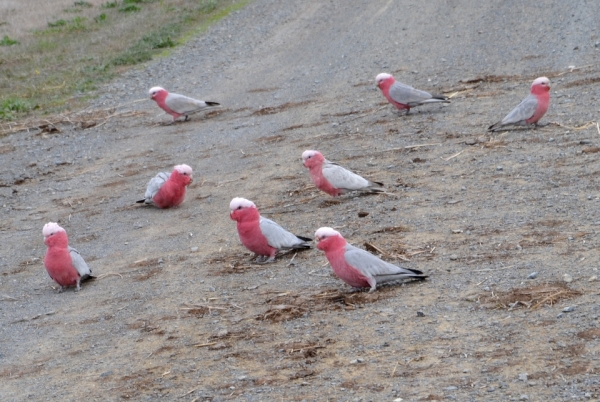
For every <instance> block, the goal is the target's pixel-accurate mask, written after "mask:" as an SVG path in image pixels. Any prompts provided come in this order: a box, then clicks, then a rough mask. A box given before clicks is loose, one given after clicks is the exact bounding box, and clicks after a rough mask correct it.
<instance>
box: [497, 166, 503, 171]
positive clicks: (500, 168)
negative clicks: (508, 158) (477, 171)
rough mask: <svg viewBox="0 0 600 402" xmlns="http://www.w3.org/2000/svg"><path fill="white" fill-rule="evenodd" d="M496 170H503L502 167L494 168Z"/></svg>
mask: <svg viewBox="0 0 600 402" xmlns="http://www.w3.org/2000/svg"><path fill="white" fill-rule="evenodd" d="M496 170H504V168H503V167H502V166H496Z"/></svg>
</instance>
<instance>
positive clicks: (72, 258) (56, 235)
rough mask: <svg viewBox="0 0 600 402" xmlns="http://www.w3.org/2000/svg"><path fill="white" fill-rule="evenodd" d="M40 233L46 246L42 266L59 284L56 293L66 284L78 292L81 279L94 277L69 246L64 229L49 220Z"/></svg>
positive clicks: (75, 251) (77, 253) (78, 255)
mask: <svg viewBox="0 0 600 402" xmlns="http://www.w3.org/2000/svg"><path fill="white" fill-rule="evenodd" d="M42 234H43V235H44V244H46V246H48V250H47V251H46V256H45V257H44V266H45V267H46V271H48V275H50V278H52V279H53V280H54V282H56V283H58V284H59V285H60V289H59V290H58V293H60V292H62V291H63V290H64V289H65V288H66V287H68V286H75V291H76V292H78V291H79V290H80V289H81V286H80V283H81V282H82V281H85V280H86V279H94V278H95V277H94V276H92V270H91V269H90V267H88V265H87V264H86V263H85V261H84V259H83V257H81V255H80V254H79V252H78V251H77V250H75V249H74V248H73V247H69V239H68V238H67V232H66V231H65V229H63V228H62V227H60V226H59V225H58V224H57V223H55V222H49V223H46V224H45V225H44V228H43V229H42Z"/></svg>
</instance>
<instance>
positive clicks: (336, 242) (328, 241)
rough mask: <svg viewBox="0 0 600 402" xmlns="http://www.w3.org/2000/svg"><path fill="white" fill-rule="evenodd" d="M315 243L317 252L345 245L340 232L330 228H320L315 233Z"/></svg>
mask: <svg viewBox="0 0 600 402" xmlns="http://www.w3.org/2000/svg"><path fill="white" fill-rule="evenodd" d="M315 242H316V243H317V248H318V249H319V250H323V251H328V250H330V249H332V248H335V247H340V246H343V245H345V244H346V240H345V239H344V238H343V237H342V235H341V234H340V232H338V231H337V230H334V229H333V228H330V227H322V228H319V229H317V231H316V232H315Z"/></svg>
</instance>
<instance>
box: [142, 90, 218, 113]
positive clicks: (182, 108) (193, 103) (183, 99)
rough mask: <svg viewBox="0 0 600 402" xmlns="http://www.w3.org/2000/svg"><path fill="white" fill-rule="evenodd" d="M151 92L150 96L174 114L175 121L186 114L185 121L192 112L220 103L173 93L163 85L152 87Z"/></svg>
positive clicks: (161, 106)
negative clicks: (162, 86)
mask: <svg viewBox="0 0 600 402" xmlns="http://www.w3.org/2000/svg"><path fill="white" fill-rule="evenodd" d="M149 93H150V98H151V99H153V100H154V101H155V102H156V103H157V104H158V106H159V107H160V108H161V109H162V110H164V111H165V112H167V113H168V114H170V115H171V116H173V121H175V120H177V118H178V117H181V116H185V120H184V121H186V120H187V119H188V116H189V115H191V114H194V113H196V112H199V111H201V110H204V109H207V108H210V107H215V106H219V105H220V104H219V103H217V102H209V101H202V100H196V99H193V98H188V97H187V96H184V95H179V94H172V93H169V92H167V90H166V89H164V88H161V87H152V88H150V91H149Z"/></svg>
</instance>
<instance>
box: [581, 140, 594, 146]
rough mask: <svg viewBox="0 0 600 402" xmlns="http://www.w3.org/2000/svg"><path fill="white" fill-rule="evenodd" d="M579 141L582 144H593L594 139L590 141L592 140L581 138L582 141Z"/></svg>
mask: <svg viewBox="0 0 600 402" xmlns="http://www.w3.org/2000/svg"><path fill="white" fill-rule="evenodd" d="M579 143H580V144H581V145H588V144H591V143H592V141H590V140H581V141H579Z"/></svg>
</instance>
